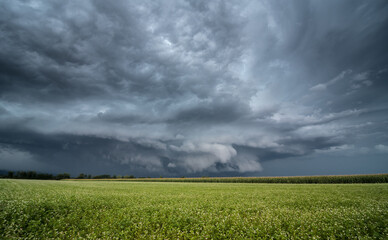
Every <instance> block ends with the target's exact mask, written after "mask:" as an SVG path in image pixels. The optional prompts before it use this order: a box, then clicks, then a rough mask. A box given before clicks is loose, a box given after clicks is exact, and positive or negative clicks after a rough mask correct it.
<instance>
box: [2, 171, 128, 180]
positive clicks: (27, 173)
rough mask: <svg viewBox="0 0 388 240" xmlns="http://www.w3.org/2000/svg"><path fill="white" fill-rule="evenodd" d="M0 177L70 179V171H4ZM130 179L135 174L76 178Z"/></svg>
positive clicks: (82, 174) (82, 175) (81, 176)
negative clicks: (55, 172) (54, 172)
mask: <svg viewBox="0 0 388 240" xmlns="http://www.w3.org/2000/svg"><path fill="white" fill-rule="evenodd" d="M0 178H15V179H40V180H61V179H70V178H71V177H70V174H69V173H60V174H57V175H54V174H51V173H37V172H35V171H8V172H6V171H2V172H1V173H0ZM118 178H121V179H130V178H135V176H133V175H125V176H120V175H113V176H111V175H109V174H102V175H95V176H92V175H91V174H84V173H81V174H79V175H78V177H76V178H75V179H118Z"/></svg>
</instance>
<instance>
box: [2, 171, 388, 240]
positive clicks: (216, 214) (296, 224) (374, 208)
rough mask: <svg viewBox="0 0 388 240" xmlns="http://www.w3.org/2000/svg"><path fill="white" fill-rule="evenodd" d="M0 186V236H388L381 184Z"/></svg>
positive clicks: (385, 187) (385, 191)
mask: <svg viewBox="0 0 388 240" xmlns="http://www.w3.org/2000/svg"><path fill="white" fill-rule="evenodd" d="M186 179H187V178H186ZM0 189H1V191H0V209H1V211H0V239H49V238H50V239H178V238H179V239H206V238H208V239H225V238H232V239H271V238H272V239H388V228H387V226H388V184H275V185H274V184H239V183H235V184H227V183H226V184H225V183H223V184H219V183H206V184H205V183H170V182H131V181H124V182H118V181H94V180H90V181H40V180H14V179H12V180H11V179H0Z"/></svg>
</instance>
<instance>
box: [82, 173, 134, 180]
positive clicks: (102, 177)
mask: <svg viewBox="0 0 388 240" xmlns="http://www.w3.org/2000/svg"><path fill="white" fill-rule="evenodd" d="M118 178H124V179H125V178H135V176H133V175H125V176H120V175H113V176H111V175H109V174H102V175H96V176H92V175H90V174H84V173H81V174H80V175H78V177H76V179H118Z"/></svg>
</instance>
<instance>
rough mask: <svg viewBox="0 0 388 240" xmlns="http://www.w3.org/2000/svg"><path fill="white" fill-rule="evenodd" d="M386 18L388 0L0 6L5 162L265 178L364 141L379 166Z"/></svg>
mask: <svg viewBox="0 0 388 240" xmlns="http://www.w3.org/2000/svg"><path fill="white" fill-rule="evenodd" d="M387 16H388V7H387V4H386V2H385V1H373V2H365V1H341V2H338V1H324V2H300V1H279V2H274V1H242V2H241V1H240V2H237V1H231V2H224V1H211V2H208V1H167V2H152V1H131V2H127V1H115V2H114V3H106V2H105V1H83V2H62V1H51V2H43V1H12V2H3V3H0V39H1V41H0V46H1V47H0V132H1V135H0V145H1V149H2V150H1V152H0V168H7V169H10V168H12V169H14V168H15V166H20V167H19V168H20V169H22V168H27V167H28V168H33V167H32V165H34V164H35V166H36V167H35V168H37V169H38V168H40V169H44V170H46V171H70V172H72V173H78V172H80V171H83V172H90V173H96V174H97V173H105V172H106V173H120V174H127V173H128V174H129V173H130V174H135V175H144V176H145V175H152V176H159V175H166V176H167V175H168V176H180V175H193V176H200V175H255V174H259V173H260V171H263V172H264V173H265V172H266V171H267V170H266V169H265V167H264V165H267V166H270V165H271V164H267V163H268V162H273V161H275V160H276V161H285V162H286V161H287V162H293V163H295V164H296V163H297V161H299V160H298V159H305V158H308V157H311V158H312V159H320V156H325V154H327V153H330V154H337V155H336V156H341V157H344V158H346V156H347V155H346V154H345V155H344V154H341V152H343V151H350V149H353V150H354V149H364V150H365V151H363V153H364V154H365V155H366V157H365V159H367V158H368V157H370V158H371V159H372V160H370V162H368V161H367V160H365V162H362V160H361V159H359V160H358V161H359V162H360V164H361V163H362V164H361V165H362V166H363V168H364V169H365V171H368V166H370V165H373V156H377V155H374V154H375V152H373V151H377V152H379V153H380V155H381V154H384V153H386V151H384V150H382V149H385V148H384V147H385V146H387V145H388V136H387V134H386V133H387V130H388V129H387V122H388V119H387V116H388V115H387V108H386V105H387V102H388V97H387V95H386V92H387V90H388V84H387V81H386V79H387V77H388V71H387V69H388V55H387V53H388V47H387V45H386V44H385V43H386V42H387V41H388V33H387V31H385V29H386V28H387V27H388V17H387ZM343 146H353V147H352V148H349V147H343ZM366 149H367V150H366ZM368 154H369V155H368ZM380 155H379V156H378V157H376V159H377V158H379V159H380ZM350 157H351V156H350ZM12 159H15V160H14V161H13V160H12ZM23 159H24V160H23ZM24 161H25V164H23V162H24ZM16 163H17V164H16ZM320 164H321V165H322V166H324V164H325V160H320ZM37 166H39V167H37ZM274 166H275V165H274ZM387 167H388V166H387V165H385V166H384V167H383V169H385V171H386V170H387ZM279 169H280V168H279ZM301 169H302V170H301V171H302V172H303V171H304V174H309V173H310V172H314V173H315V172H316V170H314V171H312V169H311V165H309V164H306V167H305V168H303V167H301ZM303 169H304V170H303ZM369 169H375V168H369ZM371 171H372V170H371ZM373 171H374V170H373ZM273 172H276V171H273ZM318 172H319V171H318ZM333 172H336V171H333ZM276 173H277V174H279V172H276ZM336 173H337V172H336ZM343 173H347V172H343ZM269 174H270V173H269ZM280 174H287V172H281V173H280Z"/></svg>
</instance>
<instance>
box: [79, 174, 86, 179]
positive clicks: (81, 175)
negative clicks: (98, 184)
mask: <svg viewBox="0 0 388 240" xmlns="http://www.w3.org/2000/svg"><path fill="white" fill-rule="evenodd" d="M84 178H85V174H83V173H80V174H79V175H78V177H77V179H84Z"/></svg>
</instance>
